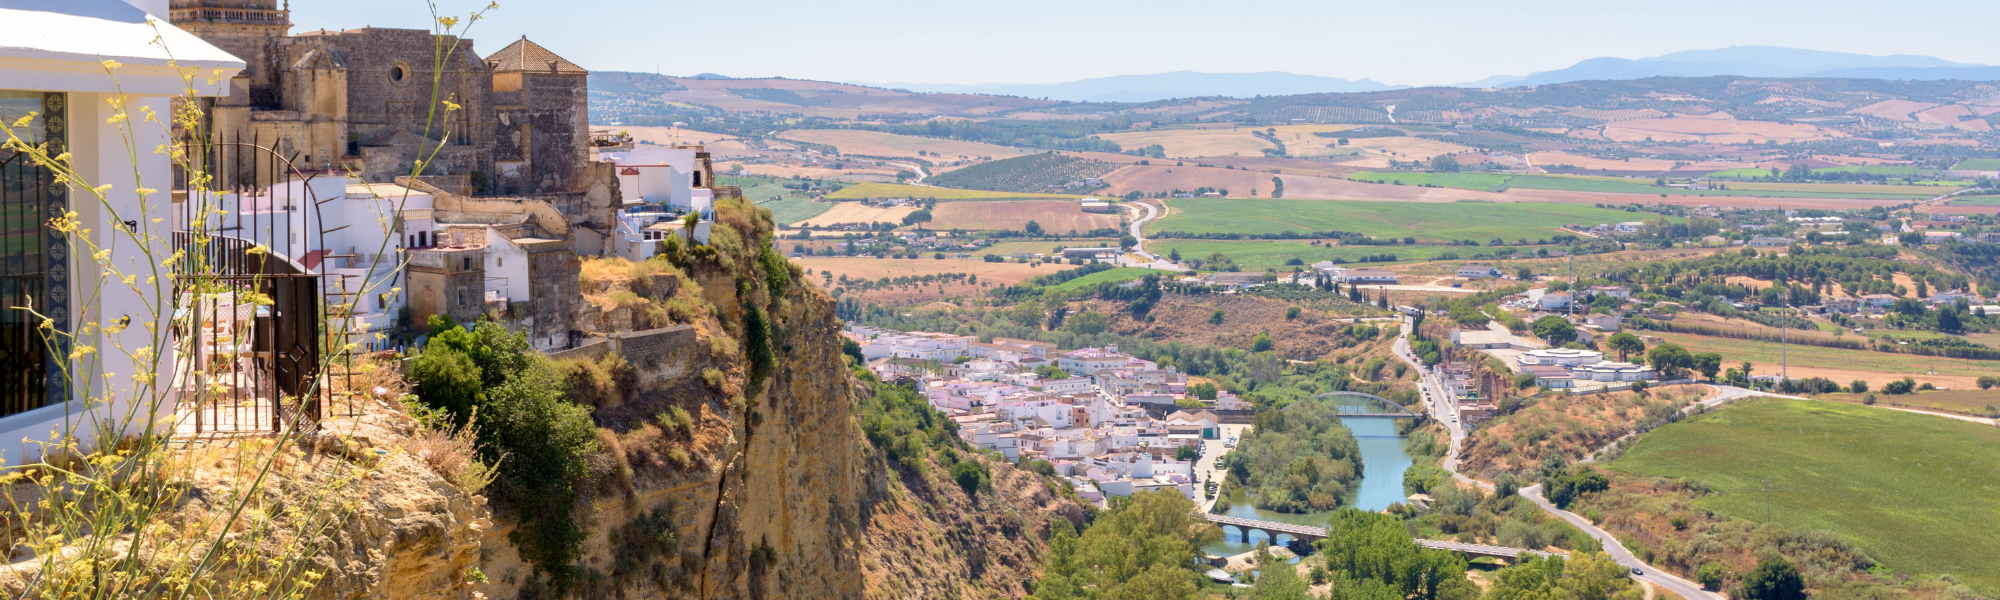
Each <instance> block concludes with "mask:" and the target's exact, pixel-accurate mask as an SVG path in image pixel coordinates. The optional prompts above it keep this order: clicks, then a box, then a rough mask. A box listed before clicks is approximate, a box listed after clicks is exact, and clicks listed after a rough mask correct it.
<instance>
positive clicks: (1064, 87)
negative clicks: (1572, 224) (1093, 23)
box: [860, 71, 1405, 102]
mask: <svg viewBox="0 0 2000 600" xmlns="http://www.w3.org/2000/svg"><path fill="white" fill-rule="evenodd" d="M860 85H872V86H876V87H886V88H896V89H905V90H909V91H912V92H945V93H954V94H990V95H996V96H1021V97H1025V98H1048V99H1050V100H1069V101H1072V102H1151V101H1154V100H1166V99H1169V98H1192V97H1199V96H1234V97H1239V98H1248V97H1251V96H1288V95H1292V94H1318V93H1325V92H1376V91H1381V90H1393V89H1400V88H1402V87H1405V86H1394V85H1388V84H1385V83H1382V82H1379V81H1373V80H1369V79H1362V80H1359V81H1356V80H1350V79H1341V78H1338V77H1320V76H1316V75H1299V74H1297V73H1284V72H1278V71H1270V72H1264V73H1198V72H1195V71H1174V72H1172V73H1157V74H1153V75H1116V76H1112V77H1099V78H1096V79H1084V80H1079V81H1070V82H1065V83H1046V84H1038V83H1019V84H1015V83H998V84H982V85H956V84H947V83H867V84H860Z"/></svg>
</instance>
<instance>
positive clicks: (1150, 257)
mask: <svg viewBox="0 0 2000 600" xmlns="http://www.w3.org/2000/svg"><path fill="white" fill-rule="evenodd" d="M1121 206H1123V207H1127V208H1130V207H1133V206H1137V207H1139V208H1140V209H1143V211H1144V212H1145V216H1138V215H1134V218H1133V219H1132V226H1131V229H1132V239H1135V240H1138V241H1139V243H1137V244H1134V245H1133V246H1132V253H1134V254H1138V255H1139V256H1143V257H1145V258H1146V262H1142V263H1131V264H1130V266H1134V267H1145V268H1149V269H1163V270H1167V271H1186V270H1189V269H1188V268H1187V267H1183V266H1181V265H1180V264H1179V263H1176V262H1173V261H1170V260H1166V259H1163V258H1160V255H1158V254H1153V253H1151V252H1147V251H1146V224H1147V223H1151V222H1153V220H1154V219H1158V218H1160V208H1159V207H1157V206H1153V205H1152V204H1148V203H1145V202H1125V203H1122V204H1121ZM1135 212H1137V211H1135Z"/></svg>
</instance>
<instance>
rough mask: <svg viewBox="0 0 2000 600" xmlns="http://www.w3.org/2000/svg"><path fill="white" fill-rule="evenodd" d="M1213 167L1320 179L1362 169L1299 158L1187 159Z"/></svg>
mask: <svg viewBox="0 0 2000 600" xmlns="http://www.w3.org/2000/svg"><path fill="white" fill-rule="evenodd" d="M1187 160H1188V162H1190V163H1199V164H1204V165H1208V166H1212V167H1222V166H1232V167H1236V168H1237V169H1238V170H1243V169H1249V170H1252V171H1266V172H1270V171H1276V172H1278V173H1283V174H1286V175H1313V176H1318V177H1346V176H1348V175H1349V174H1352V173H1354V172H1355V171H1360V170H1361V168H1360V167H1357V166H1354V165H1353V164H1351V163H1330V162H1321V161H1317V160H1305V159H1299V158H1270V157H1264V156H1197V157H1194V158H1190V159H1187Z"/></svg>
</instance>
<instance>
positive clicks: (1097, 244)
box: [977, 238, 1118, 256]
mask: <svg viewBox="0 0 2000 600" xmlns="http://www.w3.org/2000/svg"><path fill="white" fill-rule="evenodd" d="M1116 245H1118V240H1117V239H1114V238H1063V240H1062V241H1060V242H999V243H995V244H993V245H991V246H987V247H985V248H983V249H980V250H979V252H977V254H981V255H986V254H998V255H1001V256H1008V255H1012V254H1013V253H1015V252H1028V253H1033V254H1051V253H1054V252H1055V251H1056V248H1057V247H1063V248H1105V247H1110V246H1116Z"/></svg>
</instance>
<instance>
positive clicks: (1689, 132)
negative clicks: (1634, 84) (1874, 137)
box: [1604, 112, 1840, 144]
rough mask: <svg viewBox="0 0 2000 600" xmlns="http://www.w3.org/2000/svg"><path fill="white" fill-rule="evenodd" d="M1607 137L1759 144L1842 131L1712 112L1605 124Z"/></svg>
mask: <svg viewBox="0 0 2000 600" xmlns="http://www.w3.org/2000/svg"><path fill="white" fill-rule="evenodd" d="M1604 137H1605V138H1607V139H1610V140H1613V141H1619V142H1637V141H1644V140H1647V139H1651V140H1653V141H1658V142H1680V141H1690V142H1706V143H1713V144H1741V143H1745V142H1756V143H1759V144H1762V143H1765V142H1768V141H1771V140H1777V141H1779V142H1786V143H1789V142H1803V141H1810V140H1824V139H1831V138H1834V137H1840V136H1839V134H1836V133H1833V132H1830V131H1826V130H1823V129H1820V128H1818V127H1814V126H1811V125H1805V124H1798V123H1793V124H1785V123H1773V122H1770V121H1739V120H1736V119H1735V118H1734V117H1731V116H1730V115H1729V114H1727V113H1720V112H1717V113H1711V114H1708V115H1703V116H1699V117H1691V116H1681V117H1675V118H1670V119H1638V120H1633V121H1619V122H1617V123H1612V124H1609V125H1605V126H1604Z"/></svg>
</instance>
